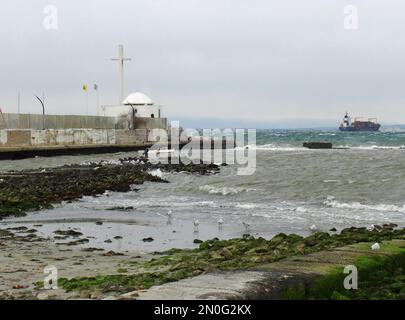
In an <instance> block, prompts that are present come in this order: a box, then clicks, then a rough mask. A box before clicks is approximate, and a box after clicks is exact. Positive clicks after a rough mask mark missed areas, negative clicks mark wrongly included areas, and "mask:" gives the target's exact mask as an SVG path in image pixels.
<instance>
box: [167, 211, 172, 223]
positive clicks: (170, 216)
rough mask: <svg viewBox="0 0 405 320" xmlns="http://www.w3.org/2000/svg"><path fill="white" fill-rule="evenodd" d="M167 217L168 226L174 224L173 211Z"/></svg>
mask: <svg viewBox="0 0 405 320" xmlns="http://www.w3.org/2000/svg"><path fill="white" fill-rule="evenodd" d="M166 216H167V224H168V225H170V224H172V210H169V212H168V213H166Z"/></svg>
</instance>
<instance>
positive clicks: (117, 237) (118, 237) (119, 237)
mask: <svg viewBox="0 0 405 320" xmlns="http://www.w3.org/2000/svg"><path fill="white" fill-rule="evenodd" d="M114 239H115V240H120V239H122V237H121V236H115V237H114Z"/></svg>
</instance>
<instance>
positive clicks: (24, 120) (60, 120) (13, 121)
mask: <svg viewBox="0 0 405 320" xmlns="http://www.w3.org/2000/svg"><path fill="white" fill-rule="evenodd" d="M131 121H132V118H131V117H128V119H124V121H123V120H122V119H117V118H115V117H101V116H80V115H41V114H17V113H3V114H2V115H1V116H0V129H32V130H44V129H70V128H74V129H87V128H92V129H128V128H130V127H131V128H132V127H134V128H135V129H158V128H164V129H165V128H166V127H167V119H166V118H142V117H135V119H134V124H133V125H131V123H130V122H131Z"/></svg>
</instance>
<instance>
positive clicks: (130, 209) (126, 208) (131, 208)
mask: <svg viewBox="0 0 405 320" xmlns="http://www.w3.org/2000/svg"><path fill="white" fill-rule="evenodd" d="M106 210H109V211H132V210H134V207H132V206H130V207H111V208H107V209H106Z"/></svg>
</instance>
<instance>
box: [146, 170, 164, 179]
mask: <svg viewBox="0 0 405 320" xmlns="http://www.w3.org/2000/svg"><path fill="white" fill-rule="evenodd" d="M148 173H149V174H150V175H152V176H155V177H159V178H161V177H162V176H163V173H162V171H161V170H160V169H159V168H158V169H156V170H152V171H149V172H148Z"/></svg>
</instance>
